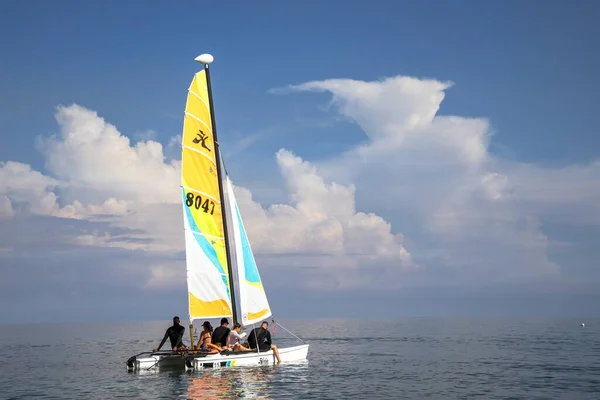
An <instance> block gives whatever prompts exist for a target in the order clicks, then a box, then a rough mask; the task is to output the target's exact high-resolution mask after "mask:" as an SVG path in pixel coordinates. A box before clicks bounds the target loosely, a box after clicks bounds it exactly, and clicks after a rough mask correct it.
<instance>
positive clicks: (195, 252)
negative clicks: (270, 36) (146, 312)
mask: <svg viewBox="0 0 600 400" xmlns="http://www.w3.org/2000/svg"><path fill="white" fill-rule="evenodd" d="M210 102H211V98H210V95H209V89H208V82H207V72H206V71H205V70H202V71H200V72H198V73H197V74H195V75H194V79H193V80H192V83H191V85H190V88H189V90H188V97H187V103H186V107H185V117H184V123H183V138H182V159H181V195H182V196H183V216H184V217H183V218H184V224H185V251H186V269H187V285H188V298H189V316H190V323H193V321H194V320H196V319H200V318H203V319H204V318H219V317H230V318H231V317H232V315H233V307H232V301H231V298H232V296H231V287H230V284H229V282H230V281H229V272H228V271H229V268H228V265H227V260H228V257H227V255H226V247H225V232H224V227H223V214H222V204H223V202H222V196H221V190H220V187H219V180H220V179H221V177H220V176H219V170H220V169H219V168H217V163H218V162H219V157H218V155H217V154H216V153H217V151H218V146H217V144H216V143H215V142H216V140H214V138H215V136H216V135H215V134H214V133H213V124H212V121H213V119H212V118H211V108H212V107H211V105H210Z"/></svg>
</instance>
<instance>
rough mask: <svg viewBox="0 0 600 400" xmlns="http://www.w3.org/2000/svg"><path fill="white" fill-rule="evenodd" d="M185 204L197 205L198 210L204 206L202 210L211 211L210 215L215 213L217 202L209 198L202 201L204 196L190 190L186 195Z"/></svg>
mask: <svg viewBox="0 0 600 400" xmlns="http://www.w3.org/2000/svg"><path fill="white" fill-rule="evenodd" d="M185 205H186V206H188V207H190V208H191V207H195V208H196V210H199V209H201V208H202V210H204V212H205V213H209V214H210V215H213V213H214V212H215V202H214V201H212V200H209V199H204V201H202V196H200V195H199V194H194V193H192V192H188V193H187V194H186V195H185Z"/></svg>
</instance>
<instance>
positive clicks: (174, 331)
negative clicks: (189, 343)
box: [152, 316, 186, 351]
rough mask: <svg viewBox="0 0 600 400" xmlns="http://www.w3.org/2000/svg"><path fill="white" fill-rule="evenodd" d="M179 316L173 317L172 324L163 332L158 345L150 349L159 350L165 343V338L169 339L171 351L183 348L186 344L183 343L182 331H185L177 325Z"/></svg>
mask: <svg viewBox="0 0 600 400" xmlns="http://www.w3.org/2000/svg"><path fill="white" fill-rule="evenodd" d="M179 322H180V321H179V317H177V316H175V317H173V326H170V327H169V328H168V329H167V331H166V332H165V336H164V337H163V338H162V341H161V342H160V345H159V346H158V348H157V349H153V350H152V351H159V350H160V348H161V347H162V346H163V344H165V342H166V341H167V338H169V340H170V341H171V349H173V351H177V350H181V349H185V348H186V346H185V344H183V333H184V332H185V328H184V327H183V326H181V325H179Z"/></svg>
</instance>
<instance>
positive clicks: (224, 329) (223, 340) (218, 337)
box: [211, 318, 231, 348]
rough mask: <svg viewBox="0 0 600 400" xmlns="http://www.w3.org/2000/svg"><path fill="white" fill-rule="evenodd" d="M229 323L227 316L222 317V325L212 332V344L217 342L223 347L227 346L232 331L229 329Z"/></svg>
mask: <svg viewBox="0 0 600 400" xmlns="http://www.w3.org/2000/svg"><path fill="white" fill-rule="evenodd" d="M228 325H229V320H227V318H221V326H219V327H217V329H215V331H214V332H213V334H212V338H211V343H212V344H216V345H217V346H219V347H221V348H226V347H227V341H228V338H229V332H231V329H229V327H228Z"/></svg>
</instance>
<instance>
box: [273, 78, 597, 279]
mask: <svg viewBox="0 0 600 400" xmlns="http://www.w3.org/2000/svg"><path fill="white" fill-rule="evenodd" d="M448 87H450V84H449V83H443V82H437V81H434V80H417V79H414V78H408V77H395V78H389V79H385V80H382V81H377V82H362V81H355V80H346V79H332V80H325V81H314V82H308V83H304V84H300V85H295V86H289V87H287V90H286V91H319V92H328V93H331V95H332V102H331V104H333V105H334V106H335V107H336V110H337V111H338V112H339V113H341V114H342V115H344V116H345V117H346V118H348V119H350V120H352V121H355V122H356V123H357V124H358V125H359V126H360V127H361V128H362V129H363V130H364V132H365V134H366V135H367V138H368V141H367V142H366V143H364V144H362V145H359V146H357V147H355V148H353V149H351V150H350V151H348V152H346V153H344V154H341V155H339V156H337V157H334V158H332V159H327V160H322V161H320V162H318V163H317V166H318V167H319V169H320V171H322V172H323V174H324V176H325V177H326V178H327V179H330V180H335V181H338V182H346V183H349V182H352V183H353V184H354V185H356V187H357V188H358V189H357V193H356V195H357V199H358V200H359V201H360V200H362V201H361V203H363V204H370V206H371V207H372V209H375V210H382V211H381V212H383V213H384V214H385V215H386V217H388V218H389V219H390V221H391V222H392V224H393V226H394V229H395V230H396V231H400V232H402V233H404V235H405V236H407V237H408V238H409V239H410V241H411V242H412V244H413V247H412V248H413V249H414V252H415V253H416V254H418V255H420V256H417V257H415V260H416V262H418V263H419V264H420V265H421V266H423V267H425V268H426V269H429V273H431V274H435V273H441V275H444V276H446V274H447V273H448V271H452V277H451V278H452V279H455V280H460V281H463V282H482V281H485V280H492V281H495V282H498V281H503V280H510V279H525V278H531V277H532V276H540V275H548V274H550V275H555V274H558V273H559V271H560V269H559V266H558V265H557V264H556V263H555V262H553V261H552V260H551V259H550V258H549V256H548V250H549V246H550V244H549V243H550V242H549V240H548V238H547V236H546V234H545V232H544V231H543V227H542V225H541V222H540V221H541V220H540V217H541V216H542V215H541V214H540V209H548V207H549V205H550V204H552V203H554V204H557V205H561V206H568V209H567V210H565V209H563V210H560V211H559V210H558V209H557V208H554V210H553V211H554V212H555V213H556V212H561V213H562V214H568V215H571V216H573V215H576V214H579V213H580V211H579V210H577V206H579V208H580V209H584V210H585V213H587V214H588V215H589V216H591V215H593V216H592V218H593V219H594V220H595V221H598V220H597V215H599V214H600V213H598V212H597V211H600V210H599V209H598V204H600V196H599V195H600V170H599V168H598V163H592V164H590V165H587V166H583V167H572V166H568V167H565V168H562V169H560V170H558V171H552V170H548V169H544V168H541V167H537V166H535V165H527V164H526V165H520V166H518V165H515V164H512V163H510V162H508V161H503V160H498V159H496V158H495V157H493V156H492V155H491V154H490V153H489V151H488V145H489V142H490V140H491V134H490V129H489V124H488V122H487V121H486V120H484V119H474V118H463V117H457V116H439V115H436V113H437V112H438V110H439V106H440V103H441V101H442V100H443V98H444V92H443V91H444V90H445V89H447V88H448ZM279 92H281V91H279ZM562 187H565V188H568V189H570V192H569V193H568V194H565V193H564V192H563V190H560V189H558V188H562ZM557 189H558V190H557ZM594 211H595V213H593V212H594ZM548 214H551V213H547V214H546V215H545V216H548ZM407 220H412V221H413V222H412V224H411V226H403V225H402V223H401V221H407ZM443 269H445V271H443V272H442V270H443Z"/></svg>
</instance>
